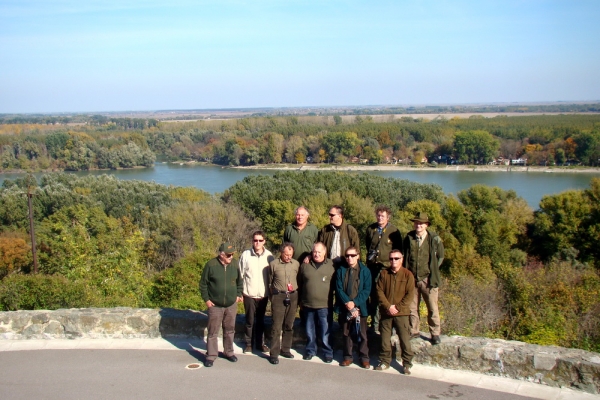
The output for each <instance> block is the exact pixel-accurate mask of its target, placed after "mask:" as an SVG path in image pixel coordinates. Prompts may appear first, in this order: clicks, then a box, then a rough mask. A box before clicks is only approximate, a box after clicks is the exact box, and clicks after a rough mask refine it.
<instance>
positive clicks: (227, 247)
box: [219, 242, 235, 253]
mask: <svg viewBox="0 0 600 400" xmlns="http://www.w3.org/2000/svg"><path fill="white" fill-rule="evenodd" d="M220 252H223V253H235V249H234V248H233V245H232V244H231V243H229V242H225V243H223V244H222V245H221V247H219V253H220Z"/></svg>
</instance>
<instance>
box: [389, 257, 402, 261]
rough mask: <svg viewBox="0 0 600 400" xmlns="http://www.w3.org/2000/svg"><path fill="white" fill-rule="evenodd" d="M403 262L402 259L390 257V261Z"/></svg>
mask: <svg viewBox="0 0 600 400" xmlns="http://www.w3.org/2000/svg"><path fill="white" fill-rule="evenodd" d="M398 260H402V257H390V261H398Z"/></svg>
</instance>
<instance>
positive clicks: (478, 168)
mask: <svg viewBox="0 0 600 400" xmlns="http://www.w3.org/2000/svg"><path fill="white" fill-rule="evenodd" d="M232 168H239V169H269V170H284V171H357V172H360V171H362V172H368V171H435V172H440V171H450V172H456V171H466V172H547V173H593V174H600V168H572V167H539V166H530V167H521V166H506V165H446V166H439V167H426V166H410V165H390V164H381V165H355V164H344V165H330V164H266V165H252V166H243V167H232Z"/></svg>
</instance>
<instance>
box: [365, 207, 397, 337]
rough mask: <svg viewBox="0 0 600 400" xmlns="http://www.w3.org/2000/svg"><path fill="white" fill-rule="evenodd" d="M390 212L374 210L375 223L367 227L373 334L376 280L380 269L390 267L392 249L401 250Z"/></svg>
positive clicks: (376, 309)
mask: <svg viewBox="0 0 600 400" xmlns="http://www.w3.org/2000/svg"><path fill="white" fill-rule="evenodd" d="M391 216H392V210H391V209H390V208H389V207H388V206H385V205H379V206H377V208H376V209H375V218H376V219H377V222H374V223H372V224H371V225H369V226H368V227H367V232H366V235H365V243H366V245H367V267H369V271H370V272H371V278H372V282H371V288H372V289H371V300H370V303H369V315H370V316H371V326H372V327H373V330H374V331H375V333H377V332H378V331H379V307H378V306H377V280H378V279H379V274H380V273H381V270H382V269H385V268H387V267H389V266H390V262H389V256H390V251H392V249H401V248H402V233H400V231H399V230H398V228H396V227H395V226H394V224H392V223H391V222H390V217H391Z"/></svg>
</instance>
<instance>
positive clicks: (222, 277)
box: [200, 243, 242, 367]
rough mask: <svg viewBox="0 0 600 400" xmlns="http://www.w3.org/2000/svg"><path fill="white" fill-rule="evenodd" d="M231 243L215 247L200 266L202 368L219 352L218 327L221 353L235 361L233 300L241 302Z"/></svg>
mask: <svg viewBox="0 0 600 400" xmlns="http://www.w3.org/2000/svg"><path fill="white" fill-rule="evenodd" d="M234 252H235V250H234V248H233V245H231V243H223V244H222V245H221V246H220V247H219V255H218V256H217V257H215V258H213V259H212V260H209V261H208V262H207V263H206V265H205V266H204V270H203V271H202V277H201V278H200V295H201V296H202V299H203V300H204V302H205V303H206V306H207V307H208V310H207V313H208V326H207V330H208V339H207V341H206V350H207V351H206V360H205V361H204V366H205V367H212V366H213V363H214V361H215V360H216V358H217V356H218V354H219V348H218V339H217V335H218V334H219V329H220V328H221V326H223V354H225V358H226V359H227V360H229V361H231V362H236V361H237V357H236V356H235V354H233V335H234V334H235V317H236V315H237V303H239V302H241V301H242V278H241V276H240V271H239V269H238V261H237V260H235V259H234V258H233V253H234Z"/></svg>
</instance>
